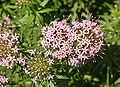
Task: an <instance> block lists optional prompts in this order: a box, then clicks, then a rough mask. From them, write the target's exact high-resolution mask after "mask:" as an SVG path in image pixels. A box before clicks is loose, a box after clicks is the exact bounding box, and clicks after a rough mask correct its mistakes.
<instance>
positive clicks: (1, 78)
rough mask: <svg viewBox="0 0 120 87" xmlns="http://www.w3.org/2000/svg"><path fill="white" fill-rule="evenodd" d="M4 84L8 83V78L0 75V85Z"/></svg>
mask: <svg viewBox="0 0 120 87" xmlns="http://www.w3.org/2000/svg"><path fill="white" fill-rule="evenodd" d="M4 83H8V78H6V77H5V76H2V75H0V85H2V84H4ZM0 87H1V86H0Z"/></svg>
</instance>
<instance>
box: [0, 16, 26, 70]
mask: <svg viewBox="0 0 120 87" xmlns="http://www.w3.org/2000/svg"><path fill="white" fill-rule="evenodd" d="M0 23H1V25H0V65H1V66H7V67H8V68H12V66H13V64H14V62H17V63H20V64H21V63H24V60H22V59H21V57H20V56H21V55H18V50H19V48H18V47H17V46H15V43H16V41H18V38H19V36H18V35H16V34H15V35H13V34H12V32H11V31H10V30H8V28H9V26H8V25H6V24H10V19H9V18H8V17H6V18H4V20H2V21H1V22H0Z"/></svg>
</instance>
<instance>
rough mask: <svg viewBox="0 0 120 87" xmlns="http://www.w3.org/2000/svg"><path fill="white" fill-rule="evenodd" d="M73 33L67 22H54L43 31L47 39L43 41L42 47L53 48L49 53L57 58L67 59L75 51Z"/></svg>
mask: <svg viewBox="0 0 120 87" xmlns="http://www.w3.org/2000/svg"><path fill="white" fill-rule="evenodd" d="M71 33H73V31H72V29H71V27H70V26H69V25H68V24H67V22H66V21H60V22H57V21H53V22H51V24H50V26H49V27H44V28H43V29H42V34H43V35H44V38H45V39H44V40H43V41H42V45H43V46H47V47H48V48H52V50H50V52H49V53H51V55H52V56H53V57H55V58H60V59H61V58H64V57H67V55H70V53H71V52H72V50H73V49H72V46H73V38H72V35H71ZM46 55H47V54H46Z"/></svg>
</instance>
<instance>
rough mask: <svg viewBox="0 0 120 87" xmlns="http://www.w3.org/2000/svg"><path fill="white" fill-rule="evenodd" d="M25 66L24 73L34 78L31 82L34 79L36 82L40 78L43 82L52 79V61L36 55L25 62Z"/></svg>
mask: <svg viewBox="0 0 120 87" xmlns="http://www.w3.org/2000/svg"><path fill="white" fill-rule="evenodd" d="M26 64H27V66H26V67H25V69H24V71H25V73H26V74H28V75H34V76H35V78H34V79H32V81H33V80H35V79H36V80H37V77H40V78H42V79H43V80H50V79H53V75H51V73H50V70H51V68H52V64H54V61H53V60H52V59H46V58H44V57H43V55H42V54H36V55H34V57H31V58H30V59H29V60H28V61H26Z"/></svg>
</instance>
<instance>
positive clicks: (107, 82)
mask: <svg viewBox="0 0 120 87" xmlns="http://www.w3.org/2000/svg"><path fill="white" fill-rule="evenodd" d="M109 73H110V68H109V67H107V76H106V87H110V86H109Z"/></svg>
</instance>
